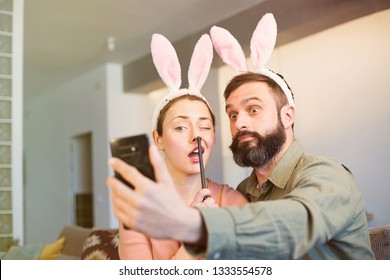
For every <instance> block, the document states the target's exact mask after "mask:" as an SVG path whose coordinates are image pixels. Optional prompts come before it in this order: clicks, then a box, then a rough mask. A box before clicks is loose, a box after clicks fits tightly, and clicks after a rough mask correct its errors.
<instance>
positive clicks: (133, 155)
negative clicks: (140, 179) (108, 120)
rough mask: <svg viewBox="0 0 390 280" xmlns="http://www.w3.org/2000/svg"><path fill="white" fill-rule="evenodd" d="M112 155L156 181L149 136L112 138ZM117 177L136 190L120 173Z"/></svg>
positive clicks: (116, 174)
mask: <svg viewBox="0 0 390 280" xmlns="http://www.w3.org/2000/svg"><path fill="white" fill-rule="evenodd" d="M110 147H111V154H112V156H113V157H116V158H120V159H121V160H123V161H125V162H126V163H128V164H130V165H132V166H134V167H136V168H137V169H138V170H139V171H140V172H141V173H142V174H143V175H144V176H146V177H148V178H150V179H152V180H154V181H155V176H154V170H153V167H152V165H151V164H150V161H149V153H148V148H149V137H148V135H147V134H140V135H134V136H127V137H122V138H112V139H111V140H110ZM115 177H116V178H118V179H119V180H121V181H122V182H123V183H124V184H126V185H127V186H129V187H130V188H132V189H134V186H132V185H131V184H130V183H129V182H127V181H126V180H125V179H124V178H123V177H122V176H121V175H120V174H119V173H117V172H115Z"/></svg>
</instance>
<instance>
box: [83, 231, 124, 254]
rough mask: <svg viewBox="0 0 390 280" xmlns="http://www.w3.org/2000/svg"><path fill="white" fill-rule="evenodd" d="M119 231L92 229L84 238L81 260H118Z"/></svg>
mask: <svg viewBox="0 0 390 280" xmlns="http://www.w3.org/2000/svg"><path fill="white" fill-rule="evenodd" d="M118 239H119V233H115V232H112V231H108V230H102V229H94V230H92V232H91V234H90V235H89V236H88V238H87V239H86V240H85V242H84V245H83V252H82V254H81V259H82V260H119V255H118Z"/></svg>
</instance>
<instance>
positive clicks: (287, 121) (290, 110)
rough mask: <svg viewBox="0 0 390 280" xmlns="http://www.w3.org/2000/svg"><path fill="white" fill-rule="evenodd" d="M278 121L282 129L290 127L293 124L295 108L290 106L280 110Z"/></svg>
mask: <svg viewBox="0 0 390 280" xmlns="http://www.w3.org/2000/svg"><path fill="white" fill-rule="evenodd" d="M280 119H281V121H282V124H283V126H284V128H285V129H286V128H289V127H292V126H293V124H294V122H295V108H294V107H293V106H291V105H285V106H283V107H282V109H281V110H280Z"/></svg>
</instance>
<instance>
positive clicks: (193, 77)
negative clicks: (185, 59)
mask: <svg viewBox="0 0 390 280" xmlns="http://www.w3.org/2000/svg"><path fill="white" fill-rule="evenodd" d="M212 61H213V44H212V43H211V39H210V36H209V35H207V34H204V35H203V36H202V37H200V39H199V40H198V42H197V43H196V45H195V49H194V52H193V54H192V57H191V62H190V67H189V68H188V88H189V89H191V90H195V91H200V89H201V88H202V86H203V84H204V82H205V81H206V79H207V76H208V74H209V71H210V67H211V62H212Z"/></svg>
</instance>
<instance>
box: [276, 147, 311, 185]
mask: <svg viewBox="0 0 390 280" xmlns="http://www.w3.org/2000/svg"><path fill="white" fill-rule="evenodd" d="M302 154H303V147H302V146H301V144H300V143H299V142H298V141H297V140H295V141H294V142H293V143H292V144H291V146H290V147H288V149H287V151H286V152H285V154H284V155H283V156H282V158H281V159H280V161H279V163H278V164H277V165H276V167H275V169H274V171H273V172H272V173H271V175H270V176H269V179H268V180H270V181H271V182H272V183H273V184H274V185H275V186H277V187H278V188H281V189H284V188H285V187H286V184H287V182H288V180H289V179H290V177H291V174H292V173H293V171H294V169H295V167H296V165H297V164H298V161H299V159H300V158H301V156H302Z"/></svg>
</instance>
